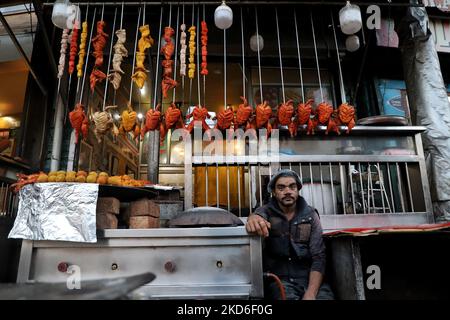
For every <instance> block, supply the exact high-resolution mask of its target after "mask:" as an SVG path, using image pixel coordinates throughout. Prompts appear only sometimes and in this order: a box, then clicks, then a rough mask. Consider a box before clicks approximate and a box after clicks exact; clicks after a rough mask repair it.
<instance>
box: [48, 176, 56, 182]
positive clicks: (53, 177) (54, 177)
mask: <svg viewBox="0 0 450 320" xmlns="http://www.w3.org/2000/svg"><path fill="white" fill-rule="evenodd" d="M48 182H56V176H55V175H53V176H49V177H48Z"/></svg>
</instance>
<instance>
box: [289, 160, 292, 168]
mask: <svg viewBox="0 0 450 320" xmlns="http://www.w3.org/2000/svg"><path fill="white" fill-rule="evenodd" d="M289 170H292V163H291V162H289Z"/></svg>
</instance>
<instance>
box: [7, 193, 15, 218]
mask: <svg viewBox="0 0 450 320" xmlns="http://www.w3.org/2000/svg"><path fill="white" fill-rule="evenodd" d="M13 201H14V195H13V193H12V192H10V193H9V200H8V207H7V208H6V211H7V212H6V214H8V215H9V216H10V217H12V216H13V209H12V208H11V204H12V202H13Z"/></svg>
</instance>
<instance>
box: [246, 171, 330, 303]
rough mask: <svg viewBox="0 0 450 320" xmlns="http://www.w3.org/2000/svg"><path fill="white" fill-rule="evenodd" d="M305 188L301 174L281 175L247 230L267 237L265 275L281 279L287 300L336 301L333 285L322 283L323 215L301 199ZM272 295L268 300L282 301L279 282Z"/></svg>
mask: <svg viewBox="0 0 450 320" xmlns="http://www.w3.org/2000/svg"><path fill="white" fill-rule="evenodd" d="M301 188H302V183H301V181H300V178H299V176H298V175H297V173H295V172H294V171H291V170H280V171H278V172H277V173H276V174H275V175H274V176H273V177H272V179H271V180H270V182H269V185H268V188H267V189H268V191H269V193H271V194H272V198H271V199H270V201H269V203H268V204H266V205H264V206H262V207H259V208H258V209H256V211H255V213H253V214H251V215H250V216H249V218H248V220H247V224H246V229H247V231H248V232H249V233H255V232H256V233H257V234H259V235H261V236H264V237H265V240H264V247H263V268H264V272H270V273H273V274H275V275H276V276H278V277H279V278H280V280H281V282H282V284H283V286H284V288H285V292H286V299H292V300H294V299H303V300H314V299H334V296H333V293H332V291H331V289H330V287H329V285H327V284H325V283H322V280H323V275H324V272H325V245H324V243H323V240H322V226H321V224H320V220H319V215H318V213H317V211H316V210H315V209H314V208H312V207H310V206H309V205H308V204H307V203H306V201H305V199H303V197H301V196H299V191H300V189H301ZM268 291H269V295H270V296H269V297H268V298H271V299H280V290H279V288H278V287H277V286H276V283H275V282H271V284H270V286H269V288H268Z"/></svg>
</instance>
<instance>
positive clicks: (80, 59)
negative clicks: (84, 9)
mask: <svg viewBox="0 0 450 320" xmlns="http://www.w3.org/2000/svg"><path fill="white" fill-rule="evenodd" d="M87 34H88V23H87V22H86V21H84V22H83V24H82V25H81V39H80V49H79V50H78V64H77V77H78V78H81V77H82V76H83V64H84V57H85V56H86V42H87Z"/></svg>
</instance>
